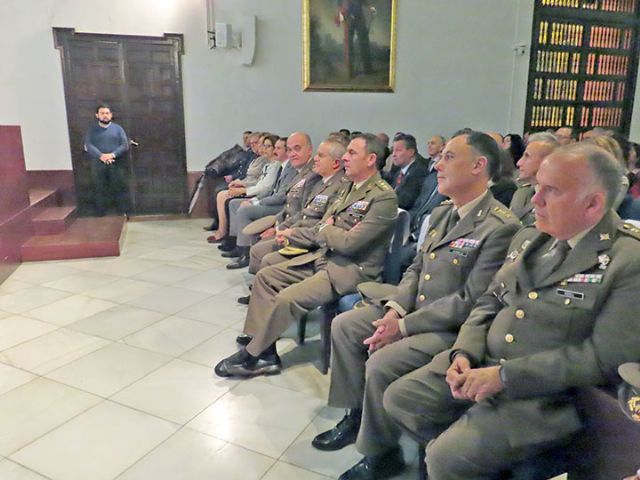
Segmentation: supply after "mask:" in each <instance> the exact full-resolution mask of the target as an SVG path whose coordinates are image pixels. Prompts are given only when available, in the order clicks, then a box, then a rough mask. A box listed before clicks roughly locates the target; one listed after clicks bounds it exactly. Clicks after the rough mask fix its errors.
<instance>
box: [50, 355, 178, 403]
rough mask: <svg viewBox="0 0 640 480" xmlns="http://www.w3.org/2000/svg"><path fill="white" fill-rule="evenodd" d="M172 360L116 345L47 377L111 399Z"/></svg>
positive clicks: (83, 358) (86, 356)
mask: <svg viewBox="0 0 640 480" xmlns="http://www.w3.org/2000/svg"><path fill="white" fill-rule="evenodd" d="M169 358H170V357H167V356H165V355H160V354H159V353H154V352H148V351H146V350H141V349H139V348H134V347H130V346H128V345H122V344H119V343H113V344H111V345H109V346H107V347H104V348H102V349H100V350H98V351H96V352H93V353H90V354H88V355H85V356H84V357H82V358H80V359H78V360H76V361H74V362H71V363H69V364H67V365H65V366H64V367H61V368H59V369H57V370H54V371H53V372H50V373H49V374H47V377H48V378H51V379H53V380H57V381H59V382H62V383H64V384H67V385H72V386H74V387H77V388H80V389H82V390H85V391H87V392H91V393H95V394H96V395H100V396H102V397H108V396H110V395H113V394H114V393H116V392H117V391H119V390H121V389H123V388H124V387H126V386H128V385H129V384H131V383H133V382H135V381H136V380H138V379H140V378H142V377H143V376H145V375H146V374H148V373H149V372H152V371H153V370H156V369H157V368H158V367H160V366H162V365H163V364H165V363H167V362H168V361H169Z"/></svg>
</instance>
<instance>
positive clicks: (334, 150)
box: [322, 136, 347, 162]
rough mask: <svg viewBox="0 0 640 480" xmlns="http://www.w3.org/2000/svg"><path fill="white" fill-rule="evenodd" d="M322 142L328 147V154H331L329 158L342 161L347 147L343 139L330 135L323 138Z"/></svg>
mask: <svg viewBox="0 0 640 480" xmlns="http://www.w3.org/2000/svg"><path fill="white" fill-rule="evenodd" d="M322 143H323V144H325V145H326V146H327V148H328V149H329V155H331V158H333V159H335V160H339V161H340V162H342V157H343V156H344V152H346V151H347V148H346V146H345V144H344V142H343V141H341V140H339V139H337V138H334V137H331V136H330V137H329V138H327V139H326V140H323V141H322Z"/></svg>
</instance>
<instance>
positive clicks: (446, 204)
mask: <svg viewBox="0 0 640 480" xmlns="http://www.w3.org/2000/svg"><path fill="white" fill-rule="evenodd" d="M451 206H453V200H449V199H447V200H443V201H441V202H440V203H439V204H438V205H436V206H435V207H433V210H434V211H435V210H436V209H440V208H449V207H451Z"/></svg>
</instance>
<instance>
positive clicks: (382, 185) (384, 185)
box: [376, 180, 391, 190]
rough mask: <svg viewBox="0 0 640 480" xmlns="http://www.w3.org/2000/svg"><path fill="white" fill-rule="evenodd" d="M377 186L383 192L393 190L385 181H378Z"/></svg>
mask: <svg viewBox="0 0 640 480" xmlns="http://www.w3.org/2000/svg"><path fill="white" fill-rule="evenodd" d="M376 185H378V187H380V189H381V190H391V187H390V186H389V184H388V183H387V182H385V181H384V180H378V181H377V182H376Z"/></svg>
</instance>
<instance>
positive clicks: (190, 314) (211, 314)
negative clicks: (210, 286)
mask: <svg viewBox="0 0 640 480" xmlns="http://www.w3.org/2000/svg"><path fill="white" fill-rule="evenodd" d="M178 315H180V316H181V317H185V318H191V319H192V320H199V321H201V322H207V323H212V324H214V325H221V326H223V327H231V328H240V329H242V326H243V325H244V319H245V317H246V316H247V307H246V305H240V304H239V303H238V302H237V298H231V297H225V296H223V295H216V296H214V297H210V298H207V299H206V300H205V301H203V302H200V303H196V304H195V305H192V306H190V307H187V308H185V309H184V310H181V311H180V312H178Z"/></svg>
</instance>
